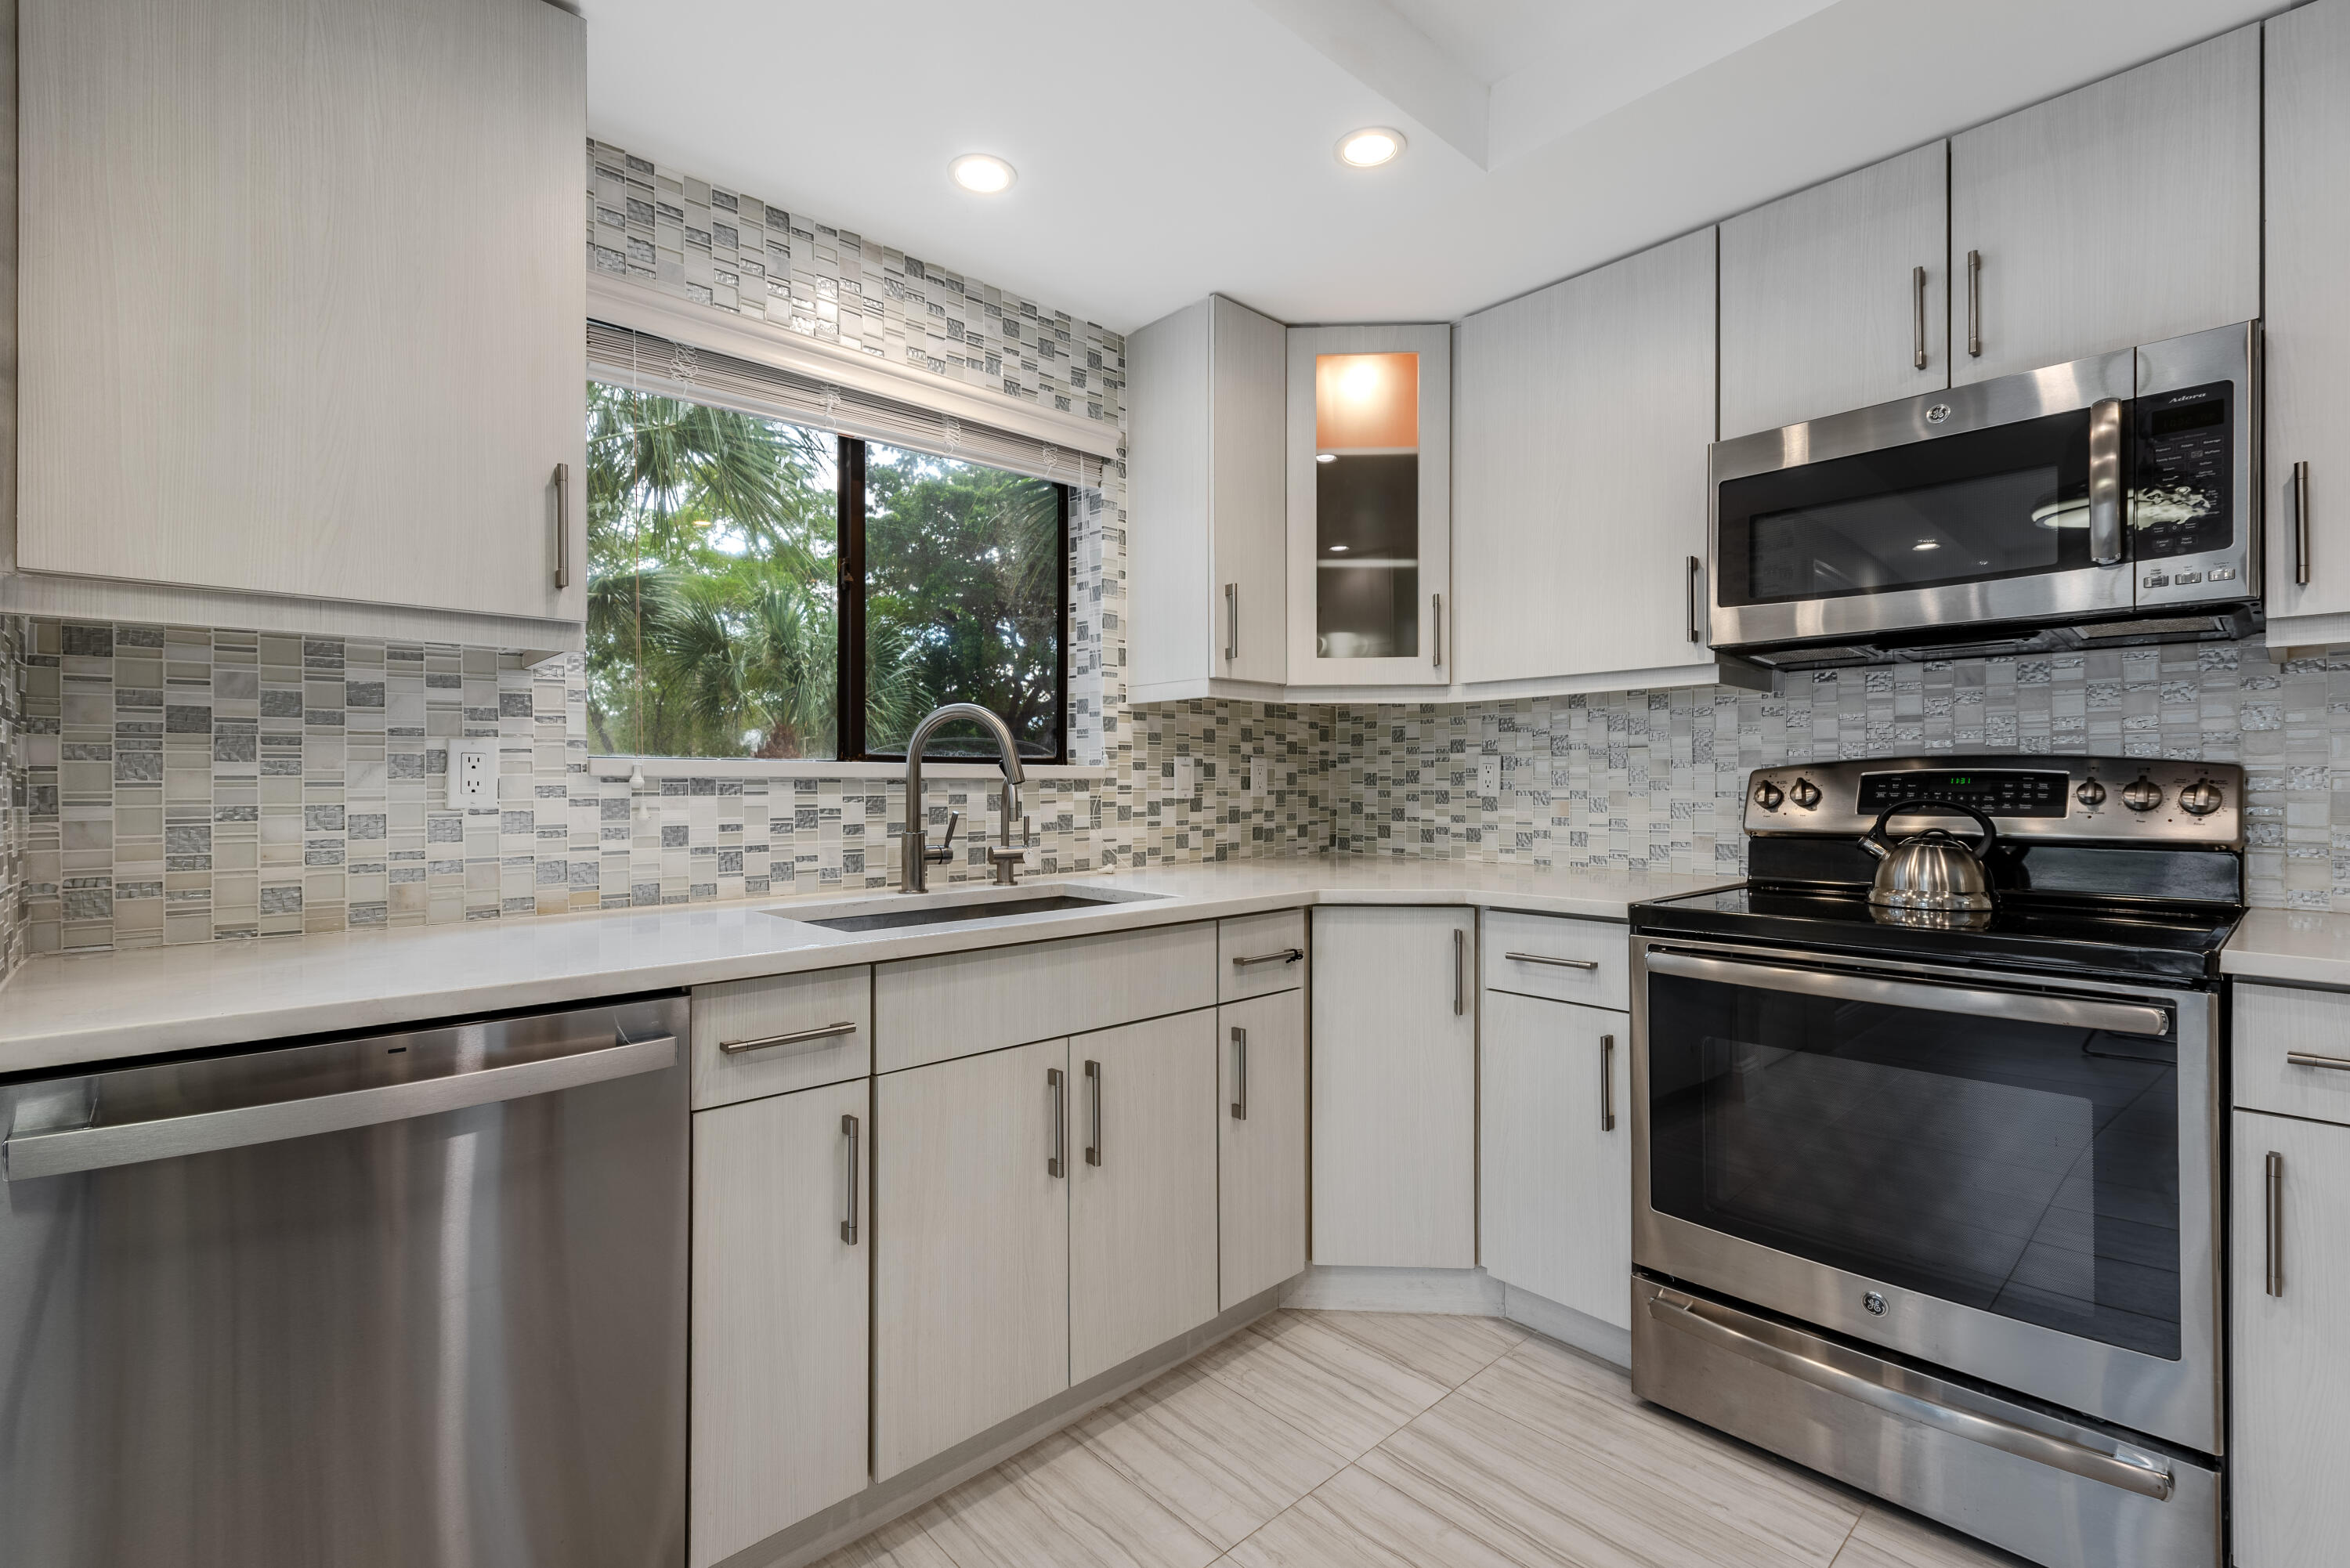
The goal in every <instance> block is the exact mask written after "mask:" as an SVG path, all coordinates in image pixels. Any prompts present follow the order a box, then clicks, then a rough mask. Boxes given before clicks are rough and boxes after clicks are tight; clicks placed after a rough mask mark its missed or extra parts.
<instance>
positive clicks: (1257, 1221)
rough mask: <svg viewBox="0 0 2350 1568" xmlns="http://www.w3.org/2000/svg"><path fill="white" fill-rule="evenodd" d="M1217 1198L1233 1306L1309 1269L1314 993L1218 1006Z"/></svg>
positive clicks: (1224, 1272)
mask: <svg viewBox="0 0 2350 1568" xmlns="http://www.w3.org/2000/svg"><path fill="white" fill-rule="evenodd" d="M1215 1030H1216V1044H1217V1055H1218V1059H1219V1065H1218V1077H1217V1088H1216V1143H1217V1149H1216V1162H1217V1169H1218V1173H1219V1175H1218V1180H1217V1184H1216V1204H1217V1209H1218V1212H1219V1217H1220V1219H1219V1225H1218V1246H1219V1251H1220V1257H1221V1263H1220V1267H1219V1270H1218V1272H1219V1274H1220V1276H1221V1278H1222V1292H1221V1294H1220V1295H1219V1297H1218V1299H1217V1303H1216V1304H1217V1309H1218V1310H1219V1311H1229V1310H1230V1309H1231V1308H1232V1307H1235V1306H1238V1305H1239V1304H1240V1303H1243V1302H1244V1301H1246V1300H1248V1298H1249V1297H1251V1296H1253V1295H1255V1294H1256V1293H1259V1292H1260V1291H1266V1290H1271V1289H1272V1288H1273V1287H1274V1286H1275V1285H1277V1284H1279V1283H1281V1282H1283V1281H1284V1280H1287V1279H1290V1278H1293V1277H1295V1275H1297V1274H1300V1273H1303V1272H1305V992H1303V991H1285V992H1281V993H1280V994H1279V995H1276V996H1260V997H1255V998H1253V999H1252V1000H1250V1001H1247V1002H1227V1003H1225V1004H1224V1005H1223V1006H1222V1007H1220V1008H1218V1009H1217V1010H1216V1020H1215Z"/></svg>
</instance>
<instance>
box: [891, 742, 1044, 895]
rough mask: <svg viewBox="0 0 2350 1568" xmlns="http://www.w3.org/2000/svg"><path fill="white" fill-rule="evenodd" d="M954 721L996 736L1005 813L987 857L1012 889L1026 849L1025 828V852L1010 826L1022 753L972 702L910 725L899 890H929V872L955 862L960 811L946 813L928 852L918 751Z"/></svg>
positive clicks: (1023, 832) (1024, 832) (1022, 776)
mask: <svg viewBox="0 0 2350 1568" xmlns="http://www.w3.org/2000/svg"><path fill="white" fill-rule="evenodd" d="M957 719H968V720H970V721H971V722H972V723H974V724H977V725H978V726H979V727H980V728H981V729H983V730H985V731H986V732H988V733H989V734H991V735H993V736H994V737H995V749H996V750H997V752H999V753H1002V763H1003V816H1002V817H1001V819H1000V820H999V821H998V823H997V825H996V834H995V847H994V848H993V849H991V850H989V851H988V852H987V857H988V858H989V859H990V860H993V861H994V862H995V880H996V883H997V885H999V886H1001V887H1005V888H1009V887H1012V886H1013V885H1014V883H1015V882H1016V881H1017V880H1018V879H1019V871H1020V862H1021V861H1022V860H1024V858H1026V857H1027V854H1028V851H1027V849H1026V848H1025V847H1024V846H1025V844H1026V842H1027V838H1028V824H1027V820H1026V819H1025V818H1021V823H1020V837H1021V842H1022V845H1023V847H1014V845H1013V842H1012V822H1013V819H1014V817H1018V816H1020V785H1021V784H1023V783H1024V781H1025V780H1026V778H1027V776H1028V775H1027V774H1026V773H1025V772H1024V770H1023V769H1022V768H1021V766H1020V748H1019V746H1018V745H1017V744H1015V743H1014V741H1013V739H1012V731H1011V728H1010V726H1008V725H1006V724H1005V723H1004V722H1003V720H1001V719H999V718H997V717H996V716H995V715H994V714H993V713H991V712H989V711H987V710H986V709H984V708H983V707H981V706H979V705H978V704H977V703H975V702H950V703H948V704H947V705H946V706H945V707H943V708H941V709H938V710H937V711H934V712H932V713H931V715H930V717H928V718H926V719H924V720H923V721H922V722H920V723H919V724H917V725H915V726H914V732H913V734H912V735H910V736H909V737H908V738H907V741H906V835H905V843H904V845H903V846H902V854H903V857H904V859H903V863H902V865H901V867H900V869H899V873H898V891H899V892H900V893H920V892H923V891H925V890H927V888H929V885H930V867H931V865H932V864H933V863H935V864H937V865H941V866H943V865H945V864H947V862H949V861H951V860H952V859H953V858H954V831H955V824H956V823H958V822H960V821H961V820H962V813H961V812H949V813H947V831H946V836H945V837H943V838H941V840H940V841H939V846H938V847H937V848H936V849H932V848H931V847H930V846H929V844H928V843H927V842H926V836H925V834H924V833H923V830H922V748H923V746H925V745H926V744H928V743H929V742H930V739H931V732H932V731H933V730H936V729H937V728H938V727H939V726H940V725H941V724H947V723H951V722H954V721H955V720H957Z"/></svg>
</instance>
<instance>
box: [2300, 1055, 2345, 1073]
mask: <svg viewBox="0 0 2350 1568" xmlns="http://www.w3.org/2000/svg"><path fill="white" fill-rule="evenodd" d="M2284 1059H2285V1060H2286V1061H2287V1062H2288V1063H2290V1064H2293V1066H2296V1067H2324V1068H2329V1069H2331V1070H2332V1071H2334V1072H2336V1073H2350V1056H2315V1055H2312V1054H2310V1053H2308V1052H2306V1051H2288V1052H2286V1053H2285V1054H2284Z"/></svg>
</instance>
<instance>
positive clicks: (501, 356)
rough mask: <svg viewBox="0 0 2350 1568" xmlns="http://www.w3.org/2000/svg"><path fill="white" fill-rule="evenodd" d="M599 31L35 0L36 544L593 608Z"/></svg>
mask: <svg viewBox="0 0 2350 1568" xmlns="http://www.w3.org/2000/svg"><path fill="white" fill-rule="evenodd" d="M584 39H585V33H584V26H583V24H582V22H581V20H580V18H579V16H577V14H576V13H574V12H571V11H568V10H566V9H564V8H563V7H561V6H557V5H548V4H546V3H545V0H386V3H384V4H375V5H351V4H347V3H344V0H213V3H210V4H206V5H185V4H182V3H179V0H109V3H108V4H106V5H78V4H74V3H72V0H26V4H25V5H24V6H23V7H22V10H21V13H20V30H19V44H20V72H21V75H20V81H21V91H22V102H21V116H20V128H21V141H20V147H21V152H20V180H21V183H20V204H19V209H18V223H19V230H18V232H19V236H20V260H19V265H20V274H19V292H18V322H19V332H20V338H19V352H20V359H19V364H18V376H19V379H20V384H19V395H18V398H17V403H16V406H17V409H18V411H19V424H18V427H17V440H18V454H19V464H20V466H19V470H18V496H17V516H16V522H17V549H18V554H19V559H20V564H21V566H23V567H24V568H25V569H26V570H28V571H32V572H39V573H57V574H69V575H71V576H73V577H74V578H76V579H126V580H130V581H133V582H139V583H145V584H171V585H184V586H189V587H201V588H209V589H219V590H232V591H237V592H242V593H247V594H255V595H265V596H299V597H303V598H305V599H332V600H347V601H364V602H366V603H369V604H371V605H391V606H410V607H429V608H433V609H438V610H444V611H459V612H469V613H477V614H481V615H485V616H494V617H500V618H529V619H533V620H537V621H541V622H577V621H578V620H579V619H580V618H582V616H583V615H584V613H585V609H586V604H587V560H586V557H585V550H586V542H587V472H586V464H585V440H586V437H585V423H586V421H585V414H584V404H583V394H582V388H583V385H584V381H585V378H586V362H587V361H586V350H585V338H584V333H583V327H582V325H581V323H582V321H583V320H584V318H585V314H586V299H587V294H586V276H585V263H584V259H583V258H584V254H585V251H584V246H583V243H582V239H581V229H580V213H581V208H580V203H581V199H582V198H581V192H582V180H583V178H584V174H583V166H582V164H581V147H582V144H583V138H584V137H585V134H586V107H585V89H584V82H585V43H584ZM558 465H565V466H567V477H568V483H567V487H566V486H559V485H558V484H557V483H556V472H557V468H558ZM566 493H567V501H568V505H567V508H566V507H564V506H563V504H562V502H561V500H560V499H559V498H560V497H562V496H564V495H565V494H566ZM559 564H563V565H567V570H568V586H567V587H561V586H558V584H557V581H556V573H557V570H558V565H559ZM84 602H85V603H87V602H88V601H84ZM231 624H237V625H250V624H254V623H253V621H251V620H238V621H234V622H232V623H231ZM552 630H553V628H550V631H551V632H552ZM577 635H578V634H577V628H576V626H575V627H573V628H571V629H570V632H569V634H568V636H567V637H553V636H551V637H550V641H549V643H548V645H549V646H560V645H564V644H566V643H567V645H568V646H573V647H577Z"/></svg>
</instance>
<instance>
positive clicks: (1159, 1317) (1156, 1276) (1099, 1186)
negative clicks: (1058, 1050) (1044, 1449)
mask: <svg viewBox="0 0 2350 1568" xmlns="http://www.w3.org/2000/svg"><path fill="white" fill-rule="evenodd" d="M1069 1067H1070V1086H1071V1100H1070V1107H1069V1115H1070V1135H1069V1141H1070V1143H1071V1145H1072V1146H1073V1147H1075V1148H1076V1158H1075V1159H1074V1160H1073V1162H1072V1163H1071V1165H1070V1167H1069V1305H1068V1313H1069V1381H1070V1382H1072V1383H1082V1382H1084V1381H1085V1380H1086V1379H1087V1378H1088V1377H1091V1376H1094V1375H1095V1374H1097V1373H1100V1372H1107V1371H1108V1370H1109V1369H1110V1368H1111V1367H1113V1366H1118V1364H1119V1363H1120V1362H1122V1361H1125V1360H1127V1359H1128V1358H1129V1357H1131V1356H1135V1355H1140V1354H1141V1353H1142V1352H1144V1351H1146V1350H1149V1349H1150V1348H1152V1347H1153V1346H1154V1345H1163V1344H1165V1343H1166V1342H1167V1341H1168V1340H1170V1339H1172V1338H1174V1337H1175V1336H1176V1335H1177V1334H1181V1333H1183V1332H1184V1331H1185V1330H1187V1329H1191V1328H1196V1327H1198V1326H1199V1325H1200V1324H1203V1323H1205V1322H1207V1321H1208V1320H1209V1319H1210V1318H1211V1317H1213V1316H1215V1315H1216V1312H1217V1307H1216V1011H1215V1009H1213V1008H1207V1009H1203V1010H1202V1011H1201V1012H1179V1013H1177V1014H1175V1015H1174V1016H1172V1017H1170V1018H1154V1019H1152V1020H1150V1021H1149V1023H1128V1024H1126V1025H1124V1026H1122V1027H1120V1028H1117V1029H1105V1030H1102V1031H1100V1032H1099V1033H1093V1034H1080V1035H1077V1036H1076V1037H1074V1038H1073V1039H1071V1040H1070V1042H1069Z"/></svg>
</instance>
